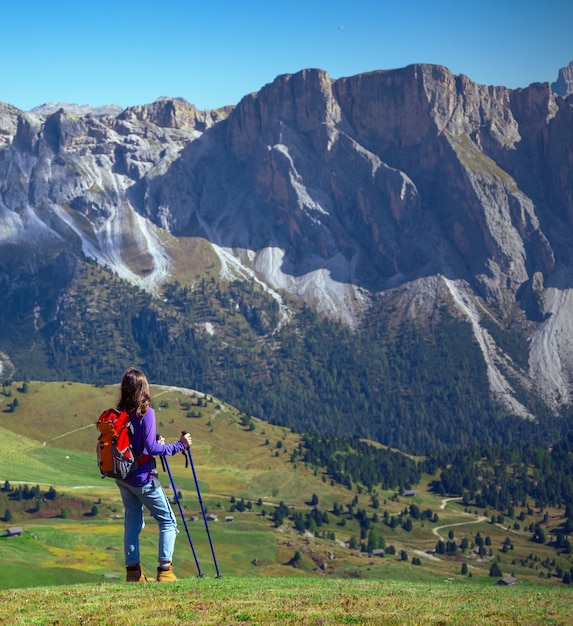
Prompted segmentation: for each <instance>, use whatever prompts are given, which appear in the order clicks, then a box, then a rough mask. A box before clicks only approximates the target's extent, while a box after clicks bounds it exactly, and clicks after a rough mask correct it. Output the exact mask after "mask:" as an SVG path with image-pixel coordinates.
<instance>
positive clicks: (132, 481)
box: [124, 407, 185, 487]
mask: <svg viewBox="0 0 573 626" xmlns="http://www.w3.org/2000/svg"><path fill="white" fill-rule="evenodd" d="M130 419H131V423H132V424H133V434H132V435H131V445H132V446H133V450H134V452H135V454H136V455H137V456H139V455H141V454H150V455H151V456H163V455H164V454H166V455H167V456H173V455H174V454H177V453H178V452H183V450H185V446H184V445H183V444H182V443H181V442H180V441H174V442H173V443H166V444H159V443H157V441H156V436H157V426H156V425H155V411H154V410H153V409H152V408H151V407H149V408H148V409H147V413H146V414H145V415H144V416H143V417H141V418H139V417H136V416H135V413H132V414H131V415H130ZM153 469H155V459H151V460H149V461H147V462H145V463H142V464H141V465H139V467H138V468H137V469H136V470H135V471H134V472H133V474H130V475H129V476H128V477H127V478H126V479H125V480H124V482H126V483H127V484H128V485H131V486H132V487H142V486H143V485H146V484H147V483H148V482H149V481H150V480H151V478H152V475H151V472H152V470H153Z"/></svg>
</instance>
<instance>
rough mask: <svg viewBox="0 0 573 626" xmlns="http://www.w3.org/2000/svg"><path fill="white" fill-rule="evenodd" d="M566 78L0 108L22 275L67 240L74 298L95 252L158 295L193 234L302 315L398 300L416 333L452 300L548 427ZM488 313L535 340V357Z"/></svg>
mask: <svg viewBox="0 0 573 626" xmlns="http://www.w3.org/2000/svg"><path fill="white" fill-rule="evenodd" d="M567 75H568V73H567V72H566V71H563V72H562V73H560V76H562V77H565V78H564V80H565V79H566V76H567ZM562 82H563V81H561V82H560V84H561V83H562ZM554 85H555V84H554ZM554 85H553V86H552V85H551V84H550V83H534V84H532V85H530V86H529V87H527V88H523V89H515V90H511V89H507V88H505V87H489V86H484V85H478V84H475V83H473V82H472V81H471V80H470V79H469V78H468V77H466V76H463V75H458V76H455V75H454V74H452V73H451V72H450V71H449V70H448V69H447V68H445V67H443V66H437V65H424V64H416V65H411V66H408V67H406V68H401V69H397V70H379V71H376V72H369V73H367V74H360V75H357V76H352V77H346V78H339V79H336V80H334V79H332V78H331V77H330V76H329V75H328V74H327V73H326V72H324V71H322V70H318V69H308V70H303V71H301V72H299V73H297V74H292V75H284V76H279V77H277V78H276V79H275V80H274V81H273V82H271V83H269V84H267V85H265V86H264V87H263V88H261V90H260V91H259V92H257V93H253V94H249V95H247V96H245V97H244V98H243V99H242V100H241V101H240V102H239V103H238V104H237V105H236V106H235V107H224V108H222V109H218V110H216V111H199V110H197V109H196V107H194V106H193V105H192V104H190V103H188V102H186V101H184V100H182V99H169V98H162V99H159V100H158V101H156V102H155V103H152V104H150V105H143V106H137V107H130V108H128V109H125V110H124V111H122V112H121V113H119V114H117V115H115V114H112V115H106V114H103V115H95V114H93V115H92V114H89V113H88V114H86V115H84V114H83V113H82V111H83V109H82V108H81V107H80V108H76V109H74V108H73V107H72V108H70V109H69V110H68V112H66V109H65V107H63V106H62V107H59V108H57V109H56V106H53V107H51V108H48V109H40V110H45V111H46V113H45V114H40V113H39V112H36V113H34V112H30V113H25V112H21V111H18V110H17V109H15V108H14V107H10V105H0V224H2V232H1V233H0V234H1V239H0V259H1V260H2V273H3V277H4V281H5V284H6V285H7V286H8V287H9V293H17V291H18V278H17V277H18V275H19V273H20V274H22V271H23V269H22V268H27V269H31V271H32V274H35V272H36V271H37V270H38V268H41V267H43V266H44V265H45V264H46V259H52V260H53V259H54V258H60V259H62V260H63V258H64V257H62V256H61V255H62V253H63V252H64V251H65V254H66V255H68V256H67V262H66V263H63V264H62V262H61V261H59V262H58V263H57V266H58V267H60V266H61V268H62V269H61V270H58V272H59V273H60V272H61V276H60V278H61V281H62V287H61V289H62V290H63V292H65V289H66V284H69V281H70V280H71V276H72V275H73V273H74V269H73V268H74V265H75V264H76V263H77V259H81V258H83V257H86V256H87V257H91V258H94V259H96V260H97V261H98V262H99V263H102V264H104V265H107V266H109V267H111V268H113V269H114V271H115V272H116V273H117V274H118V275H119V276H120V277H122V278H124V279H125V280H128V281H130V282H131V283H133V284H135V285H137V286H139V287H140V288H144V289H147V290H150V291H151V292H152V293H159V290H160V288H161V286H162V285H164V284H165V282H166V281H169V280H173V279H175V280H177V276H179V275H181V274H182V272H184V271H185V261H186V259H185V258H182V257H181V255H179V257H178V255H177V254H175V253H174V250H176V248H177V246H179V245H181V242H182V241H187V240H189V241H199V240H201V241H203V242H204V243H206V244H207V245H208V247H209V249H210V254H209V258H210V259H211V260H210V261H209V263H211V264H212V263H213V257H212V256H211V255H212V254H214V258H215V259H216V265H217V266H218V268H219V270H218V278H217V280H220V279H224V280H235V279H238V280H243V281H252V282H255V283H256V284H257V285H258V286H259V287H260V288H261V289H262V290H264V291H266V292H267V293H269V294H270V295H272V297H273V298H274V299H275V301H276V302H277V304H278V306H279V308H280V309H281V310H282V320H283V321H282V322H281V323H283V324H285V323H288V320H289V319H290V320H292V318H293V317H292V313H291V312H290V309H291V306H290V304H289V301H291V300H292V299H294V300H295V301H298V302H302V303H304V304H306V305H309V306H312V307H315V308H317V309H318V310H319V311H320V312H321V313H322V314H326V315H328V316H331V317H334V318H335V319H339V320H341V321H343V322H344V323H345V324H347V325H349V326H350V327H351V328H353V329H355V330H357V329H360V328H361V327H362V326H363V325H364V323H365V320H366V319H367V318H368V316H369V312H370V310H371V309H372V307H373V305H374V304H375V303H376V302H377V301H379V300H381V299H383V300H384V301H386V302H387V303H388V306H389V307H394V308H396V309H398V310H399V311H398V312H397V313H396V319H397V320H401V322H400V323H399V324H398V326H397V328H398V330H397V332H400V331H399V328H400V324H401V323H403V322H405V321H406V320H408V321H412V322H414V323H416V324H421V325H422V326H423V324H424V320H425V319H427V318H428V317H431V316H433V315H435V314H436V311H437V310H439V309H440V307H443V306H445V307H447V308H448V309H449V310H450V311H451V312H452V313H453V314H454V315H455V316H457V317H459V318H460V319H462V320H465V321H466V322H467V323H468V324H470V326H471V328H472V333H473V337H474V341H475V342H476V344H477V345H478V346H479V348H480V351H481V354H482V357H483V360H484V363H485V365H486V368H487V372H488V380H489V385H490V390H491V393H492V395H493V396H494V397H495V398H496V401H497V402H499V403H500V404H501V406H502V407H503V411H504V412H505V413H508V414H511V415H519V416H521V417H522V418H524V419H526V420H536V419H537V416H536V411H535V409H534V408H533V407H532V405H531V403H530V402H528V401H526V400H524V399H523V391H524V390H525V391H526V394H533V395H535V396H540V397H541V398H542V399H543V402H544V403H545V405H546V406H547V407H549V408H550V409H551V410H552V411H554V412H559V411H561V410H562V409H563V408H564V407H567V406H568V405H569V404H570V403H571V396H570V391H569V389H570V385H571V382H572V379H573V360H572V359H573V357H571V356H570V355H571V354H573V351H572V350H571V348H573V316H572V315H571V314H570V313H569V310H570V307H569V306H568V302H569V294H570V286H571V265H570V260H569V259H570V258H571V252H572V251H571V249H570V243H569V233H570V221H571V219H572V217H573V197H572V196H571V194H570V189H571V188H572V185H571V183H572V180H571V179H572V177H573V137H572V132H573V130H572V129H573V124H571V119H572V115H573V103H572V102H571V97H570V96H563V95H559V94H557V93H554V91H555V86H554ZM565 91H567V89H565ZM74 106H75V105H74ZM14 251H17V256H19V257H21V258H22V263H20V262H16V261H14V260H13V259H14V257H13V253H14ZM58 255H60V257H58ZM50 262H51V261H50ZM66 267H68V270H67V274H66V271H65V268H66ZM213 267H214V266H213ZM10 268H12V269H10ZM34 268H36V269H34ZM66 276H67V277H66ZM194 284H196V281H191V283H190V285H191V287H193V285H194ZM62 297H65V296H64V295H63V293H60V294H59V295H58V298H62ZM58 306H59V305H57V304H56V303H52V304H51V305H50V307H48V308H49V309H50V310H51V311H54V310H57V309H58ZM36 307H38V305H37V304H36ZM36 310H39V311H40V316H45V317H46V319H48V318H49V317H50V316H53V315H54V313H48V312H47V310H46V311H45V312H43V311H42V308H41V307H40V308H39V309H38V308H36ZM60 310H62V309H61V307H60ZM56 317H57V315H56ZM488 320H489V321H490V322H492V323H493V325H494V326H496V327H499V329H500V331H502V330H504V329H511V330H512V332H515V333H517V334H519V335H521V336H522V337H523V338H524V340H526V341H528V342H529V346H530V348H529V356H528V363H527V365H524V364H523V363H516V362H515V361H514V360H513V359H512V358H511V356H510V355H509V354H508V353H507V352H506V351H504V349H502V348H501V347H500V345H499V342H498V341H496V340H495V339H494V334H495V330H494V329H492V326H491V324H490V326H488V325H487V324H486V322H487V321H488ZM0 349H1V350H3V351H4V352H6V353H7V354H8V355H10V351H9V350H7V349H6V346H3V345H2V343H0ZM517 388H519V390H518V389H517Z"/></svg>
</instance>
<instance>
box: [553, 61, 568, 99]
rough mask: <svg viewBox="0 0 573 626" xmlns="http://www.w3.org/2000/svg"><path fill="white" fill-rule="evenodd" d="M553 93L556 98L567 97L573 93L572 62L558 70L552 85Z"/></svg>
mask: <svg viewBox="0 0 573 626" xmlns="http://www.w3.org/2000/svg"><path fill="white" fill-rule="evenodd" d="M552 87H553V93H555V94H557V95H558V96H564V97H566V96H569V95H571V94H572V93H573V61H571V63H569V65H568V66H567V67H563V68H561V69H560V70H559V75H558V76H557V80H556V81H555V82H554V83H553V85H552Z"/></svg>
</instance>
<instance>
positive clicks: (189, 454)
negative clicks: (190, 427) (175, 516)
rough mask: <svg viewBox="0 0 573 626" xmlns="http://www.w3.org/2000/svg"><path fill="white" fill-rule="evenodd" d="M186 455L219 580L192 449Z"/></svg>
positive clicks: (184, 432) (219, 575)
mask: <svg viewBox="0 0 573 626" xmlns="http://www.w3.org/2000/svg"><path fill="white" fill-rule="evenodd" d="M182 434H183V435H186V434H187V431H186V430H184V431H182ZM183 454H184V455H185V462H187V457H189V462H190V463H191V469H192V471H193V478H194V479H195V487H197V497H198V498H199V505H200V506H201V513H202V514H203V521H204V522H205V530H206V531H207V537H208V538H209V545H210V546H211V554H212V555H213V563H215V570H216V571H217V576H216V577H217V578H221V574H220V573H219V566H218V565H217V557H216V556H215V549H214V548H213V542H212V541H211V533H210V532H209V523H208V521H207V515H206V514H205V507H204V506H203V499H202V498H201V490H200V489H199V481H198V480H197V472H196V471H195V465H193V457H192V456H191V448H187V449H186V450H184V451H183Z"/></svg>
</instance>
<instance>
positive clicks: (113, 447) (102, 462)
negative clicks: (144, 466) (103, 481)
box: [96, 409, 151, 480]
mask: <svg viewBox="0 0 573 626" xmlns="http://www.w3.org/2000/svg"><path fill="white" fill-rule="evenodd" d="M96 426H97V429H98V430H99V433H100V435H99V437H98V440H97V458H98V464H99V470H100V472H101V474H102V478H105V477H106V476H108V477H110V478H119V479H120V480H123V479H124V478H126V477H127V476H129V475H130V474H131V473H132V472H133V471H134V470H135V469H136V468H137V467H138V465H140V464H141V463H145V462H146V461H149V460H150V459H151V456H150V455H148V454H142V455H139V456H136V455H135V452H134V451H133V447H132V445H131V433H132V432H133V424H132V423H131V420H130V419H129V413H126V412H125V411H118V410H117V409H106V410H105V411H104V412H103V413H102V414H101V415H100V416H99V419H98V421H97V424H96Z"/></svg>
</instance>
